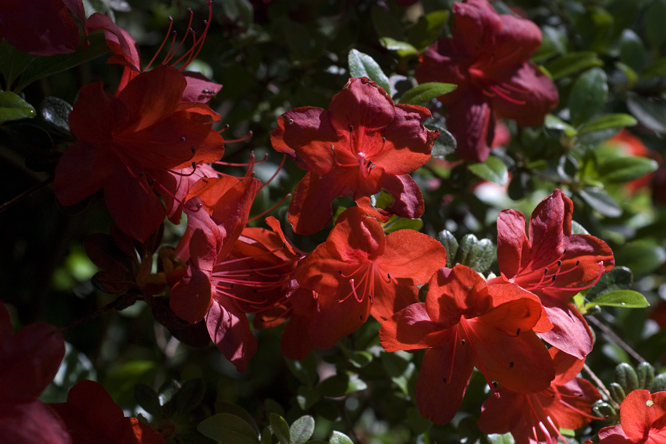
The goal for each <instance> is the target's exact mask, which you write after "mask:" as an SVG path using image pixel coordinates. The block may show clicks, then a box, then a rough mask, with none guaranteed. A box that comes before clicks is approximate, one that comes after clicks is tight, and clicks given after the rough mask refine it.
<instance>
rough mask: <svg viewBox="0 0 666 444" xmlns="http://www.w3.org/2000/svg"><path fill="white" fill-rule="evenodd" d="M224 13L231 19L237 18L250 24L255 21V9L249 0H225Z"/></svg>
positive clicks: (223, 3) (246, 24) (223, 4)
mask: <svg viewBox="0 0 666 444" xmlns="http://www.w3.org/2000/svg"><path fill="white" fill-rule="evenodd" d="M222 9H223V10H224V15H226V16H227V17H229V18H230V19H231V20H237V21H240V22H242V23H244V24H245V26H249V25H250V24H252V22H253V21H254V9H253V8H252V3H250V2H249V0H224V1H223V2H222Z"/></svg>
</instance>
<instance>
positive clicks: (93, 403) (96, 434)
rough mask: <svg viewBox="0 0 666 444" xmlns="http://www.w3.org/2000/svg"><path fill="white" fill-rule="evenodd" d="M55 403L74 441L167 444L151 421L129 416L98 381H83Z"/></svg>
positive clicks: (73, 443)
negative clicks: (150, 423)
mask: <svg viewBox="0 0 666 444" xmlns="http://www.w3.org/2000/svg"><path fill="white" fill-rule="evenodd" d="M51 407H53V409H54V410H55V411H56V412H58V415H59V416H60V417H61V418H62V419H63V421H64V422H65V424H66V426H67V429H68V431H69V434H70V436H71V437H72V441H71V442H72V444H90V443H93V442H94V443H95V444H166V441H165V440H164V438H163V437H162V435H160V434H159V433H157V432H156V431H154V430H153V429H151V428H150V427H149V426H148V425H146V424H143V423H141V422H139V421H138V420H137V419H136V418H126V417H125V415H124V414H123V411H122V409H121V408H120V407H119V406H118V405H117V404H116V403H115V402H113V399H112V398H111V396H110V395H109V394H108V392H107V391H106V390H105V389H104V387H103V386H102V384H100V383H98V382H93V381H87V380H84V381H81V382H79V383H78V384H76V385H75V386H74V387H72V388H71V390H70V391H69V394H68V396H67V402H66V403H62V404H51ZM45 442H46V441H45Z"/></svg>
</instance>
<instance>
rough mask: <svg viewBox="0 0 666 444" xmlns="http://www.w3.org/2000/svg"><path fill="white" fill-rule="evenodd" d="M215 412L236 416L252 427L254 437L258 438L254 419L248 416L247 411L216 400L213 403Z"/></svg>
mask: <svg viewBox="0 0 666 444" xmlns="http://www.w3.org/2000/svg"><path fill="white" fill-rule="evenodd" d="M215 412H216V413H230V414H232V415H235V416H238V417H239V418H241V419H243V420H244V421H245V422H247V423H248V424H249V425H250V427H252V430H254V433H255V435H257V436H259V427H257V423H256V422H254V418H252V415H250V414H249V413H248V412H247V410H245V409H244V408H242V407H240V406H238V405H236V404H232V403H230V402H226V401H219V400H218V401H217V402H216V403H215Z"/></svg>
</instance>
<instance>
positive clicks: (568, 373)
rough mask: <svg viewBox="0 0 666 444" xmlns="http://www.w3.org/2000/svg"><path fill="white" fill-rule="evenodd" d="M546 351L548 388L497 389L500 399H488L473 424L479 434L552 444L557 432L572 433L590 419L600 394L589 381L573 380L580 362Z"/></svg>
mask: <svg viewBox="0 0 666 444" xmlns="http://www.w3.org/2000/svg"><path fill="white" fill-rule="evenodd" d="M548 351H549V352H550V355H551V356H552V358H553V363H554V365H555V379H553V381H552V382H551V383H550V387H548V388H547V389H546V390H543V391H540V392H538V393H516V392H512V391H511V390H508V389H506V388H505V387H500V388H499V389H498V391H497V392H498V393H499V395H500V396H499V397H496V396H491V397H490V398H488V399H487V400H486V402H485V403H484V404H483V407H482V408H481V417H480V418H479V421H478V422H477V424H478V426H479V429H480V430H481V431H482V432H483V433H502V434H503V433H509V432H511V434H512V435H513V439H514V440H515V442H516V444H536V443H547V444H554V443H556V442H557V439H558V437H562V435H561V434H560V430H559V429H561V428H562V429H570V430H576V429H579V428H581V427H582V426H584V425H585V424H587V423H589V422H590V421H591V420H592V419H593V418H594V417H593V416H592V415H591V411H592V404H594V402H595V401H597V400H599V399H601V395H600V394H599V391H598V390H597V389H596V388H595V387H594V386H593V385H592V384H591V383H590V382H589V381H586V380H584V379H582V378H577V377H576V375H578V373H579V372H580V371H581V369H582V368H583V364H584V361H583V360H581V359H576V358H575V357H573V356H571V355H567V354H566V353H564V352H562V351H561V350H558V349H556V348H554V347H553V348H551V349H550V350H548ZM597 419H599V418H597ZM562 441H563V442H567V441H566V439H562Z"/></svg>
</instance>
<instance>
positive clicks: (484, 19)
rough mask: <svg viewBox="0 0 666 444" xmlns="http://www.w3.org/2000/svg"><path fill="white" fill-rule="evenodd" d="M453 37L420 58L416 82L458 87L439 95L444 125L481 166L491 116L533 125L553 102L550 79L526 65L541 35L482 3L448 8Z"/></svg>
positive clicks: (468, 157)
mask: <svg viewBox="0 0 666 444" xmlns="http://www.w3.org/2000/svg"><path fill="white" fill-rule="evenodd" d="M453 19H454V21H453V26H452V28H451V35H452V37H451V38H449V37H445V38H443V39H441V40H439V41H438V42H437V43H435V44H434V45H433V46H431V47H430V48H428V50H427V51H426V52H425V53H424V54H423V56H422V57H421V63H420V65H419V66H418V67H417V68H416V71H415V74H414V75H415V77H416V79H417V80H418V82H419V83H426V82H444V83H454V84H456V85H458V87H457V88H456V90H455V91H453V92H451V93H449V94H446V95H444V96H441V97H440V98H439V100H440V101H441V102H442V103H443V104H444V105H446V106H447V110H448V113H447V119H446V120H447V121H446V126H447V128H448V130H449V131H451V133H452V134H453V136H454V137H455V138H456V141H457V148H456V152H457V153H458V154H459V155H460V157H462V158H463V159H465V160H469V161H474V162H482V161H484V160H485V159H486V158H487V157H488V154H489V153H490V143H491V141H492V140H493V134H494V126H495V119H496V118H495V114H494V113H497V114H499V115H500V116H501V117H503V118H505V119H513V120H515V121H516V122H517V123H518V125H520V126H537V125H541V124H542V123H543V121H544V118H545V116H546V114H547V113H548V112H549V111H550V110H551V109H553V108H554V107H555V106H556V105H557V102H558V94H557V88H556V87H555V85H554V84H553V82H552V80H550V78H548V77H547V76H546V75H544V74H542V73H541V72H540V71H539V68H538V67H537V66H536V65H534V64H533V63H530V62H529V61H528V60H529V58H530V57H531V56H532V54H534V52H535V51H536V50H537V49H538V48H539V46H540V45H541V31H540V30H539V28H538V27H537V26H536V25H535V24H534V23H532V22H530V21H529V20H525V19H521V18H518V17H514V16H511V15H500V14H498V13H497V12H496V11H495V10H494V9H493V7H492V6H491V5H490V3H488V2H487V1H486V0H466V1H465V2H463V3H454V4H453Z"/></svg>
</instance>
